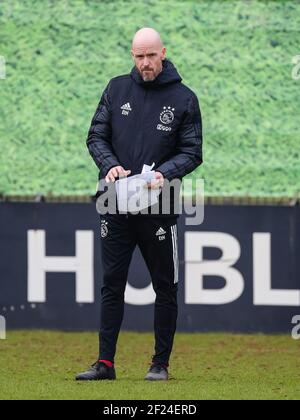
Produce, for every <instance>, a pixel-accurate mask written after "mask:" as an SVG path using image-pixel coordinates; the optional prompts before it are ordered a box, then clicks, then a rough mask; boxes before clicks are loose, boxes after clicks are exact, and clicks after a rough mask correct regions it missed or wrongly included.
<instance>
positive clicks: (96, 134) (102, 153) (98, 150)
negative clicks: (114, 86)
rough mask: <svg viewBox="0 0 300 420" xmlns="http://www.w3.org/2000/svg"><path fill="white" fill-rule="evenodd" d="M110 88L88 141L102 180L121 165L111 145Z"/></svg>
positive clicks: (101, 103) (103, 98)
mask: <svg viewBox="0 0 300 420" xmlns="http://www.w3.org/2000/svg"><path fill="white" fill-rule="evenodd" d="M109 86H110V83H109V84H108V85H107V87H106V88H105V90H104V92H103V94H102V97H101V99H100V102H99V104H98V107H97V109H96V112H95V115H94V116H93V119H92V122H91V126H90V129H89V132H88V137H87V141H86V144H87V147H88V149H89V152H90V155H91V156H92V158H93V159H94V161H95V163H96V165H97V166H98V168H99V169H100V171H101V178H104V177H105V176H106V174H107V172H108V171H109V170H110V169H111V168H112V167H114V166H118V165H120V163H119V162H118V159H117V156H116V155H115V152H114V150H113V147H112V144H111V137H112V128H111V113H110V102H109V96H108V92H109Z"/></svg>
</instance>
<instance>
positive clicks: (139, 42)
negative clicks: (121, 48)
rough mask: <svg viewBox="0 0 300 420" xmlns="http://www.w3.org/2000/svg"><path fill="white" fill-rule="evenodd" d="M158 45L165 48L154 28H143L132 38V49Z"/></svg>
mask: <svg viewBox="0 0 300 420" xmlns="http://www.w3.org/2000/svg"><path fill="white" fill-rule="evenodd" d="M145 45H149V46H151V47H152V46H156V47H157V48H163V43H162V41H161V37H160V35H159V33H158V32H157V31H156V30H155V29H152V28H142V29H140V30H138V31H137V32H136V34H135V35H134V37H133V40H132V49H134V48H139V47H140V46H145Z"/></svg>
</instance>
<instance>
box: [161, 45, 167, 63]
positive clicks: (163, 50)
mask: <svg viewBox="0 0 300 420" xmlns="http://www.w3.org/2000/svg"><path fill="white" fill-rule="evenodd" d="M161 53H162V60H164V59H165V58H166V53H167V50H166V48H165V47H164V48H163V49H162V50H161Z"/></svg>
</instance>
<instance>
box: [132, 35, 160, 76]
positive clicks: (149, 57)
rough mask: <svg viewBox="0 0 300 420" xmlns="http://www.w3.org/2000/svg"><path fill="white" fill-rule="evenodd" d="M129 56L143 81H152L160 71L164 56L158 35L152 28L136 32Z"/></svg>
mask: <svg viewBox="0 0 300 420" xmlns="http://www.w3.org/2000/svg"><path fill="white" fill-rule="evenodd" d="M131 55H132V58H133V60H134V62H135V65H136V68H137V69H138V71H139V73H140V75H141V77H142V78H143V80H144V81H145V82H148V81H152V80H154V79H155V78H156V77H157V76H158V74H159V73H160V72H161V71H162V61H163V60H164V59H165V56H166V49H165V48H164V46H163V43H162V40H161V37H160V35H159V33H158V32H157V31H156V30H155V29H152V28H142V29H140V30H138V31H137V32H136V34H135V35H134V37H133V40H132V49H131Z"/></svg>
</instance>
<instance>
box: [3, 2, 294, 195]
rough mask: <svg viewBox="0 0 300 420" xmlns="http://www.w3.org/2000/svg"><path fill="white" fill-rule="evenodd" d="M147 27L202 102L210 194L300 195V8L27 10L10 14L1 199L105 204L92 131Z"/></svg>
mask: <svg viewBox="0 0 300 420" xmlns="http://www.w3.org/2000/svg"><path fill="white" fill-rule="evenodd" d="M142 26H153V27H154V28H156V29H157V30H158V31H160V32H161V34H162V38H163V41H164V43H165V45H166V47H167V56H168V57H169V58H170V59H172V60H173V61H174V63H175V65H176V66H177V67H178V69H179V72H180V74H181V75H182V77H183V79H184V82H185V83H186V84H187V85H188V86H189V87H190V88H192V89H193V90H194V91H195V92H196V93H197V95H198V97H199V100H200V104H201V109H202V113H203V126H204V140H205V148H204V165H203V166H202V167H201V168H199V169H198V170H196V171H195V173H194V174H193V177H204V178H205V190H206V194H207V195H213V196H245V195H246V196H264V197H268V196H271V197H280V196H300V165H299V156H300V142H299V108H300V95H299V85H300V80H294V79H293V78H292V69H293V67H294V65H293V64H292V58H293V57H295V56H297V55H299V54H300V51H299V36H298V35H299V27H300V3H299V1H296V0H295V1H292V0H290V1H287V0H282V1H267V0H264V1H258V0H252V1H246V0H240V1H221V0H214V1H211V0H194V1H182V0H171V1H167V0H165V1H161V0H151V1H146V0H145V1H138V2H136V1H135V0H126V1H124V0H115V1H110V2H108V1H93V0H91V1H84V0H71V1H66V0H62V1H59V2H53V1H48V0H43V1H40V0H24V1H22V2H20V1H15V2H10V1H8V0H4V1H3V2H1V5H0V39H1V44H0V55H2V56H4V57H5V59H6V63H7V64H6V73H7V75H6V79H5V80H0V148H1V154H0V168H1V176H0V194H4V195H16V194H17V195H26V194H36V193H42V194H54V195H76V194H77V195H85V194H88V195H90V194H93V193H94V188H95V184H96V179H97V172H98V171H97V168H96V167H95V165H94V163H93V161H92V159H91V158H90V156H89V155H88V151H87V149H86V146H85V140H86V135H87V130H88V128H89V124H90V120H91V117H92V115H93V113H94V111H95V109H96V106H97V103H98V101H99V98H100V94H101V92H102V91H103V89H104V87H105V85H106V84H107V82H108V80H109V79H110V78H112V77H114V76H116V75H119V74H124V73H128V72H129V71H130V69H131V67H132V65H133V63H132V61H131V57H130V43H131V39H132V36H133V34H134V32H135V31H136V30H137V29H139V28H140V27H142Z"/></svg>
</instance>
